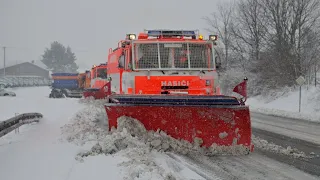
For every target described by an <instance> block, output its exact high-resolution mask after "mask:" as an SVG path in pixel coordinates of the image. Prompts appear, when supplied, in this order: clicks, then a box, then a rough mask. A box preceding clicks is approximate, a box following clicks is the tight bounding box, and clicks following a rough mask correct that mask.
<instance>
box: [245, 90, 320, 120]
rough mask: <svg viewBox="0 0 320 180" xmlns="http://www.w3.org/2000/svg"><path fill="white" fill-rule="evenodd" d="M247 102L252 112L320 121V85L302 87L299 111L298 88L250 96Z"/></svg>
mask: <svg viewBox="0 0 320 180" xmlns="http://www.w3.org/2000/svg"><path fill="white" fill-rule="evenodd" d="M287 91H289V90H288V89H287ZM247 104H248V105H250V110H251V111H252V112H259V113H263V114H268V115H276V116H282V117H288V118H295V119H303V120H309V121H315V122H320V87H310V88H309V89H307V88H306V87H303V89H302V92H301V112H300V113H299V90H296V91H289V92H278V93H275V94H274V95H273V96H256V97H251V98H249V99H248V101H247Z"/></svg>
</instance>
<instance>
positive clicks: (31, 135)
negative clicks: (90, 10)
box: [0, 87, 319, 180]
mask: <svg viewBox="0 0 320 180" xmlns="http://www.w3.org/2000/svg"><path fill="white" fill-rule="evenodd" d="M14 91H15V92H16V94H17V97H3V98H1V99H0V109H1V115H0V121H1V120H5V119H8V118H10V117H12V116H14V115H15V114H16V113H26V112H39V113H42V114H43V116H44V118H43V119H42V120H41V121H40V123H34V124H31V125H24V126H22V127H21V128H20V129H19V130H20V132H19V133H18V134H15V133H14V131H13V132H11V133H9V134H8V135H6V136H4V137H2V138H0V162H1V164H0V174H1V179H4V180H21V179H32V180H43V179H46V180H51V179H52V180H57V179H59V180H60V179H61V180H73V179H74V180H76V179H77V180H82V179H112V180H113V179H114V180H117V179H132V180H142V179H154V180H158V179H167V180H173V179H176V180H178V179H181V180H182V179H183V180H187V179H193V180H195V179H197V180H200V179H214V180H218V179H292V180H294V179H305V180H308V179H319V178H316V177H313V176H311V175H309V174H307V173H305V172H302V171H300V170H298V169H296V168H294V167H292V166H289V165H286V164H284V163H280V162H278V161H275V160H273V159H271V158H268V157H265V156H263V155H262V154H259V153H258V152H255V153H253V154H251V155H249V156H240V157H232V156H231V157H230V156H225V157H204V156H200V155H199V156H190V155H188V156H184V155H180V154H177V153H172V152H171V153H161V152H157V151H152V152H149V151H148V148H147V147H146V146H145V145H144V144H141V142H133V141H134V138H132V137H130V138H128V139H129V140H130V141H128V142H127V143H129V144H122V146H124V147H123V148H124V149H123V150H120V151H118V152H116V153H113V154H108V155H104V154H101V153H94V154H92V155H90V156H88V157H83V158H80V159H77V158H79V157H78V156H77V155H78V154H79V152H85V151H86V150H90V149H91V147H93V145H94V144H96V142H97V141H99V142H103V143H105V144H106V145H107V146H108V144H109V145H110V142H111V141H114V142H117V143H119V140H123V137H125V135H126V133H125V132H119V134H118V135H119V137H120V138H119V139H110V138H112V137H113V136H111V135H110V134H109V135H108V136H107V134H106V132H105V127H103V123H101V121H98V120H97V119H100V120H101V119H103V118H105V117H103V116H102V114H104V113H103V112H100V111H99V110H98V108H96V107H94V106H93V107H90V108H87V107H88V104H86V103H79V99H49V98H48V94H49V91H50V89H49V88H48V87H33V88H20V89H16V90H14ZM86 108H87V109H86ZM83 109H85V110H83ZM79 112H80V113H79ZM99 113H100V114H99ZM101 113H102V114H101ZM71 120H72V121H71ZM66 124H69V125H66ZM67 132H69V133H71V134H72V135H73V136H70V138H69V139H68V138H67V139H68V140H70V142H66V141H65V135H66V134H65V133H67ZM106 136H107V138H106V139H104V138H105V137H106ZM306 136H307V135H306ZM108 138H109V139H108ZM76 142H77V143H80V145H77V144H76ZM132 143H133V145H132V147H131V146H130V144H132ZM135 143H136V144H135ZM139 143H140V144H139ZM81 144H82V145H81ZM109 148H110V147H109ZM111 148H112V147H111ZM76 157H77V158H76ZM76 159H77V160H76Z"/></svg>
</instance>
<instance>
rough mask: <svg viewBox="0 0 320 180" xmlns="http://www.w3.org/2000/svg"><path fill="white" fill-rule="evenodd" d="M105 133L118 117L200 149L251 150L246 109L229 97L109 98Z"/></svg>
mask: <svg viewBox="0 0 320 180" xmlns="http://www.w3.org/2000/svg"><path fill="white" fill-rule="evenodd" d="M105 109H106V113H107V116H108V121H109V130H111V128H112V127H115V128H117V119H118V118H119V117H121V116H128V117H132V118H135V119H137V120H139V121H140V122H142V123H143V124H144V126H145V128H146V129H147V130H154V131H157V130H158V129H160V130H162V131H164V132H166V133H167V134H168V135H170V136H171V137H173V138H175V139H184V140H187V141H189V142H190V143H193V142H194V141H195V140H196V139H198V140H199V139H201V140H202V144H201V146H204V147H210V146H211V145H213V144H216V145H218V146H232V145H243V146H245V147H246V148H248V150H249V151H253V146H252V144H251V121H250V114H249V108H248V107H247V106H244V105H240V103H239V102H238V100H237V99H236V98H234V97H229V96H196V95H194V96H190V95H189V96H181V95H180V96H179V95H152V96H148V95H112V96H110V97H109V100H108V103H107V104H105Z"/></svg>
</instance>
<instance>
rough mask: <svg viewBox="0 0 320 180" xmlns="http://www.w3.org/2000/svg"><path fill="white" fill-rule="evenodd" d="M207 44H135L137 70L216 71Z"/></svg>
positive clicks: (209, 47)
mask: <svg viewBox="0 0 320 180" xmlns="http://www.w3.org/2000/svg"><path fill="white" fill-rule="evenodd" d="M212 57H213V55H212V49H211V46H210V44H209V43H207V42H204V43H202V42H193V43H192V42H189V43H186V42H183V43H180V42H179V43H167V42H161V43H149V42H148V43H139V42H135V43H134V59H135V61H134V62H135V68H136V69H173V68H178V69H214V61H213V58H212Z"/></svg>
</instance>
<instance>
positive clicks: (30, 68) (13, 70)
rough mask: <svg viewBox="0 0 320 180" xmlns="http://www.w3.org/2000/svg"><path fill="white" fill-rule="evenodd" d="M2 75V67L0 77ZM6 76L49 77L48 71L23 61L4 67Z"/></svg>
mask: <svg viewBox="0 0 320 180" xmlns="http://www.w3.org/2000/svg"><path fill="white" fill-rule="evenodd" d="M1 76H3V68H2V69H0V77H1ZM6 76H40V77H43V78H45V79H49V77H50V76H49V71H48V70H46V69H43V68H41V67H39V66H37V65H35V64H33V63H30V62H25V63H21V64H16V65H13V66H9V67H6Z"/></svg>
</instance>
